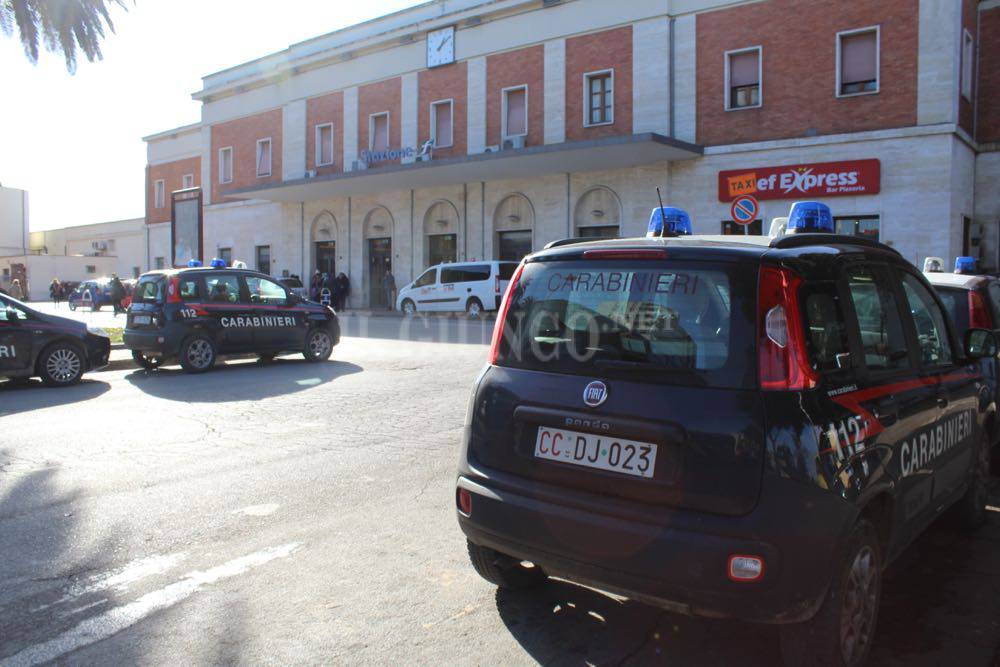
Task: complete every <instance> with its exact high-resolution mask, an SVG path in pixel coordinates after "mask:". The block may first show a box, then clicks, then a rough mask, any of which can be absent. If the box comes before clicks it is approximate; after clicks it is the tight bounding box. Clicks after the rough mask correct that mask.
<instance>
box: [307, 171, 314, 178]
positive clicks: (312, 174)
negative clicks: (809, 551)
mask: <svg viewBox="0 0 1000 667" xmlns="http://www.w3.org/2000/svg"><path fill="white" fill-rule="evenodd" d="M306 178H316V170H315V169H310V170H309V171H307V172H306Z"/></svg>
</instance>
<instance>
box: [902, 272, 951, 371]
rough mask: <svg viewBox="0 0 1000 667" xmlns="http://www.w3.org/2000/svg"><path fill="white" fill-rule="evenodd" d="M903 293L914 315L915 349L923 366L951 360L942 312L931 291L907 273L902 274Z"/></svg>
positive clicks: (949, 340)
mask: <svg viewBox="0 0 1000 667" xmlns="http://www.w3.org/2000/svg"><path fill="white" fill-rule="evenodd" d="M903 293H904V294H905V295H906V305H907V306H908V310H909V312H910V313H911V314H912V315H913V324H914V326H916V329H917V340H919V341H920V345H919V346H918V348H917V350H918V352H919V354H920V362H921V364H923V365H924V366H940V365H943V364H950V363H951V339H950V338H949V335H948V326H947V325H946V324H945V314H944V312H942V311H941V308H940V307H939V306H938V304H937V302H936V301H935V300H934V297H933V296H932V295H931V293H930V291H929V290H928V289H927V288H926V287H924V285H923V283H922V282H920V280H919V279H918V278H917V277H916V276H915V275H913V274H912V273H909V272H904V273H903Z"/></svg>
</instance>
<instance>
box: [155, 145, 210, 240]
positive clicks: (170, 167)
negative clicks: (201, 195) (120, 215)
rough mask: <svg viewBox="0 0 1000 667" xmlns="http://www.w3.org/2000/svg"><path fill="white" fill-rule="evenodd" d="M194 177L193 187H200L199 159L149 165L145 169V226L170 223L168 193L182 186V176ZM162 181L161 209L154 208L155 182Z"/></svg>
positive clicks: (193, 158)
mask: <svg viewBox="0 0 1000 667" xmlns="http://www.w3.org/2000/svg"><path fill="white" fill-rule="evenodd" d="M185 174H193V175H194V187H196V188H197V187H201V158H200V157H192V158H187V159H186V160H176V161H174V162H164V163H163V164H153V165H149V167H147V169H146V224H147V225H152V224H156V223H158V222H170V193H171V192H173V191H175V190H180V189H181V188H182V187H183V185H184V175H185ZM158 180H163V186H164V187H163V207H162V208H156V206H155V203H156V191H155V187H156V185H155V184H156V181H158Z"/></svg>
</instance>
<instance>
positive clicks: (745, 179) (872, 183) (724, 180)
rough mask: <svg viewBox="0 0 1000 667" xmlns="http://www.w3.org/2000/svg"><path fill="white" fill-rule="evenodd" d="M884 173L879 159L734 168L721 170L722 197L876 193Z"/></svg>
mask: <svg viewBox="0 0 1000 667" xmlns="http://www.w3.org/2000/svg"><path fill="white" fill-rule="evenodd" d="M881 176H882V173H881V164H880V163H879V161H878V160H851V161H848V162H816V163H813V164H794V165H790V166H787V167H754V168H752V169H732V170H729V171H720V172H719V201H724V202H730V201H732V200H733V199H735V198H736V197H739V196H741V195H753V196H754V197H756V198H757V199H802V198H804V197H816V198H823V197H847V196H852V197H853V196H857V195H874V194H878V192H879V189H880V186H881Z"/></svg>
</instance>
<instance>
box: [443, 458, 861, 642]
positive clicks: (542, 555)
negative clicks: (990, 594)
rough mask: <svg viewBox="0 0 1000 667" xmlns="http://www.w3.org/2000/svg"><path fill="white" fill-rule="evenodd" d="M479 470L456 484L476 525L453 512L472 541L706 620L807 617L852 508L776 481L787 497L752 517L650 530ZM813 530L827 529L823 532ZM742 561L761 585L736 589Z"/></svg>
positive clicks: (690, 516)
mask: <svg viewBox="0 0 1000 667" xmlns="http://www.w3.org/2000/svg"><path fill="white" fill-rule="evenodd" d="M476 472H477V471H474V470H472V469H470V468H466V469H465V470H464V471H463V473H464V474H461V475H460V476H459V478H458V486H459V487H461V488H465V489H467V490H468V491H470V492H471V493H472V494H473V501H472V514H471V516H468V517H467V516H465V515H463V514H461V513H460V512H458V513H457V514H458V519H459V524H460V526H461V529H462V531H463V532H464V533H465V535H466V537H467V538H468V539H469V540H470V541H472V542H474V543H476V544H479V545H482V546H486V547H490V548H493V549H496V550H497V551H499V552H501V553H504V554H507V555H510V556H514V557H516V558H518V559H521V560H529V561H531V562H533V563H536V564H538V565H540V566H541V567H542V568H543V569H544V570H545V571H546V572H547V573H548V574H549V575H552V576H558V577H561V578H564V579H568V580H570V581H575V582H577V583H581V584H586V585H589V586H592V587H595V588H599V589H603V590H607V591H609V592H612V593H619V594H621V595H624V596H626V597H629V598H632V599H636V600H640V601H643V602H646V603H648V604H653V605H656V606H660V607H663V608H666V609H669V610H671V611H674V612H678V613H685V614H690V615H694V616H705V617H711V618H736V619H741V620H748V621H756V622H763V623H792V622H798V621H803V620H807V619H809V618H811V617H812V616H813V615H814V614H815V613H816V611H817V610H818V609H819V606H820V604H822V601H823V598H824V597H825V595H826V591H827V588H828V587H829V584H830V580H831V573H832V571H833V563H834V562H835V560H834V554H835V552H836V545H837V544H838V543H839V540H840V539H841V536H842V535H843V534H844V533H845V531H846V527H847V526H848V525H850V520H849V514H850V512H851V511H852V510H851V509H850V506H848V505H847V504H846V503H844V502H843V501H842V500H839V499H837V498H834V497H832V496H830V495H829V494H824V493H822V492H819V490H818V489H817V490H816V492H819V493H816V492H814V491H813V490H811V489H809V488H808V487H805V486H804V485H802V484H799V483H796V482H788V481H785V480H775V482H776V483H777V484H778V485H779V486H782V487H785V488H781V489H778V490H777V492H776V493H774V494H772V499H771V500H770V501H765V499H764V498H762V499H761V503H760V504H759V505H758V507H757V508H756V509H755V510H754V512H753V513H752V514H751V515H748V516H746V517H721V516H716V515H707V514H703V513H695V512H689V511H684V510H677V509H669V508H664V509H663V511H662V513H659V514H658V518H657V520H655V521H649V520H638V519H635V518H628V517H624V516H621V515H615V514H611V513H605V512H601V511H594V508H593V507H587V506H585V504H583V503H580V502H579V500H580V499H579V498H578V497H577V498H569V499H567V500H565V501H564V500H563V499H555V498H553V497H552V496H549V497H546V496H547V493H546V492H547V491H554V490H553V489H545V488H542V487H540V486H539V484H537V483H527V482H525V481H523V480H520V482H518V481H517V480H511V479H507V478H506V476H504V475H499V476H498V475H496V474H494V473H492V472H491V473H490V474H489V475H488V476H487V475H480V474H476ZM512 482H513V483H512ZM518 485H520V488H517V487H518ZM555 491H556V492H557V493H558V490H555ZM574 495H575V494H574ZM803 495H807V496H810V497H808V498H804V497H803ZM823 495H825V496H827V498H825V499H819V500H817V498H814V497H812V496H823ZM790 496H791V497H790ZM594 500H596V499H594ZM810 506H811V507H810ZM646 509H648V508H646ZM816 522H827V523H825V524H823V527H822V528H820V529H819V530H816V528H817V523H816ZM736 554H739V555H754V556H759V557H762V558H763V559H764V561H765V565H766V567H765V572H764V576H763V577H762V579H761V580H759V581H758V582H754V583H741V582H734V581H731V580H730V579H729V577H728V575H727V567H728V562H729V557H730V556H731V555H736Z"/></svg>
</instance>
